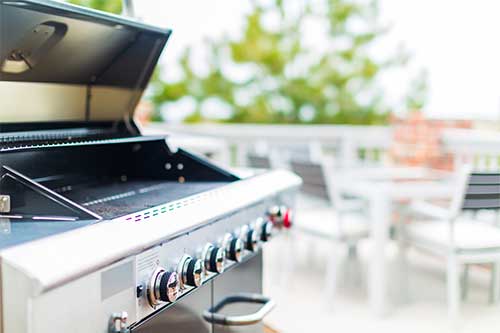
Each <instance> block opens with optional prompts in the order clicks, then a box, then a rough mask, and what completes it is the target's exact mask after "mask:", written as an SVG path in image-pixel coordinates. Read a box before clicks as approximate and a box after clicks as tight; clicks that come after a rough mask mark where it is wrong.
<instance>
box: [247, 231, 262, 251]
mask: <svg viewBox="0 0 500 333" xmlns="http://www.w3.org/2000/svg"><path fill="white" fill-rule="evenodd" d="M245 247H246V249H247V250H249V251H252V252H255V251H257V250H258V249H259V235H258V233H257V231H256V230H255V229H250V230H249V231H248V232H247V235H246V242H245Z"/></svg>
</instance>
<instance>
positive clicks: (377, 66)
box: [153, 0, 404, 124]
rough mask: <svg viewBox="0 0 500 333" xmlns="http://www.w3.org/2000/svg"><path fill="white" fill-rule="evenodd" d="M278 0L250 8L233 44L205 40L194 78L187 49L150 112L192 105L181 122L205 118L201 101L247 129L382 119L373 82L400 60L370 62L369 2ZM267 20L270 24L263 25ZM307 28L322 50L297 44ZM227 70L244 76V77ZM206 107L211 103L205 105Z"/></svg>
mask: <svg viewBox="0 0 500 333" xmlns="http://www.w3.org/2000/svg"><path fill="white" fill-rule="evenodd" d="M286 4H287V2H286V1H283V0H272V1H267V3H266V4H262V3H261V2H259V1H253V2H252V10H251V12H250V13H249V14H248V15H247V16H246V20H245V23H244V28H243V29H244V30H243V33H242V34H241V36H240V38H237V39H230V38H227V37H224V38H221V39H218V40H212V41H207V42H206V44H205V47H206V50H208V59H207V63H208V70H207V71H206V72H205V73H198V72H196V71H195V70H194V69H193V66H192V63H191V59H192V56H193V52H194V51H195V50H192V49H188V50H186V52H185V53H184V56H183V57H182V59H181V61H180V64H181V68H182V77H181V79H180V80H177V81H174V82H164V83H162V84H158V85H155V89H154V97H153V98H154V102H155V104H156V105H157V106H159V107H161V106H164V105H167V106H172V105H173V106H175V104H173V103H175V101H178V100H180V99H182V98H184V97H185V96H191V97H192V99H193V100H194V103H191V105H193V110H192V112H193V113H192V114H191V116H189V117H188V118H187V119H186V121H192V122H197V121H203V120H207V118H208V117H209V116H207V115H206V114H205V112H204V110H205V108H206V105H207V104H208V101H210V102H213V101H214V100H215V101H217V104H218V105H220V106H221V108H223V109H226V110H230V112H229V115H227V116H226V117H225V118H224V119H222V120H223V121H228V122H252V123H347V124H376V123H384V122H385V121H386V120H387V115H388V114H389V111H390V110H389V109H388V108H387V106H386V105H385V104H384V98H383V94H382V90H381V89H380V87H379V86H378V85H377V78H378V76H379V75H380V73H381V72H382V71H384V70H385V69H386V68H388V67H391V66H395V65H399V64H402V62H403V61H404V59H403V57H402V56H399V55H397V54H395V55H394V56H393V57H391V59H382V60H377V59H375V58H374V57H373V56H372V54H371V47H372V46H373V43H374V42H375V41H376V40H377V39H378V38H379V37H380V36H381V35H382V34H383V33H384V30H383V29H382V28H381V27H380V25H379V24H378V22H377V17H378V8H377V2H376V0H367V1H364V2H362V1H361V0H324V1H323V6H317V2H316V5H314V6H313V5H305V6H304V8H302V9H301V10H300V11H295V12H294V11H291V10H289V9H288V8H287V5H286ZM270 16H272V17H273V20H274V23H275V24H272V26H269V24H266V21H269V17H270ZM311 22H322V24H323V26H324V27H325V28H326V29H325V33H324V36H323V37H321V38H323V39H322V40H323V43H324V45H321V49H322V50H317V49H314V48H313V49H312V48H311V47H310V44H309V43H308V42H307V41H306V40H305V38H304V29H305V28H306V25H307V24H310V23H311ZM232 72H244V73H246V75H245V78H243V79H242V78H241V77H238V78H236V77H234V75H233V74H232ZM212 104H213V103H212Z"/></svg>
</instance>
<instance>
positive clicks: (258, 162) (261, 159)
mask: <svg viewBox="0 0 500 333" xmlns="http://www.w3.org/2000/svg"><path fill="white" fill-rule="evenodd" d="M247 160H248V165H249V166H250V167H251V168H257V169H271V159H270V158H269V156H266V155H257V154H253V153H249V154H248V155H247Z"/></svg>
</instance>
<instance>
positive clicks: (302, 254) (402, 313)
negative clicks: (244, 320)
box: [264, 237, 500, 333]
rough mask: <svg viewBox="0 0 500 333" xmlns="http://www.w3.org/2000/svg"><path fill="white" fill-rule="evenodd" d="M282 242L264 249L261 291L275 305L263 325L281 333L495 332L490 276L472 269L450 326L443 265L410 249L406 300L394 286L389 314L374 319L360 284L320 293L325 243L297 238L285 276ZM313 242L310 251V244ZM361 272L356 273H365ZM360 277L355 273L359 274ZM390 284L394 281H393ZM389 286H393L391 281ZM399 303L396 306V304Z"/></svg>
mask: <svg viewBox="0 0 500 333" xmlns="http://www.w3.org/2000/svg"><path fill="white" fill-rule="evenodd" d="M286 242H287V240H286V239H285V238H283V237H281V238H279V239H276V240H275V241H274V242H271V243H269V244H268V245H267V248H266V254H265V281H264V285H265V292H266V293H267V294H268V295H271V296H272V297H273V298H275V299H276V301H277V303H278V307H277V308H276V309H275V310H274V312H273V313H272V314H271V315H270V316H269V317H268V319H267V323H268V324H269V325H270V326H272V327H274V328H275V329H277V330H278V331H280V332H283V333H308V332H354V333H357V332H363V333H365V332H385V333H392V332H394V333H396V332H397V333H401V332H404V333H413V332H426V333H432V332H474V333H479V332H499V331H500V307H499V306H492V305H489V304H488V283H489V280H488V279H489V272H488V271H487V270H485V269H483V268H472V270H471V277H470V280H471V281H470V289H469V295H468V299H467V300H466V301H465V302H464V304H463V307H462V316H461V320H460V321H459V322H458V323H455V325H451V324H450V322H449V321H448V319H447V308H446V284H445V271H444V262H443V261H441V259H439V258H434V257H431V256H429V255H427V254H424V253H421V252H417V251H410V254H409V261H410V267H411V268H410V280H409V282H410V283H409V286H410V287H409V292H410V300H409V302H407V303H402V302H401V298H400V297H398V295H397V294H398V290H397V288H391V293H392V297H391V299H392V300H393V302H394V303H393V304H398V303H399V304H398V305H393V308H392V311H391V313H390V314H389V315H388V316H386V317H384V318H378V317H376V316H375V315H373V314H372V312H371V311H370V308H369V306H368V303H367V298H366V289H365V288H364V286H362V285H361V284H360V283H356V281H352V280H355V279H352V278H351V281H350V282H349V283H348V282H347V281H345V279H344V282H341V284H342V285H341V286H340V288H339V291H338V295H337V297H336V298H335V299H333V300H331V299H327V297H325V295H324V282H323V277H324V268H325V259H326V256H327V255H328V254H329V252H330V251H329V249H330V247H329V245H328V243H326V242H325V241H319V240H315V241H314V242H311V241H310V239H308V238H306V237H303V238H300V244H299V245H300V246H299V250H298V251H297V258H295V266H296V267H295V269H294V270H293V273H291V274H289V276H288V278H287V279H285V278H281V277H282V276H283V274H282V273H283V272H284V270H283V268H284V266H286V258H287V252H286V249H287V248H288V247H287V243H286ZM311 244H313V249H310V247H311V246H310V245H311ZM369 251H370V244H369V243H364V244H362V246H361V249H360V255H359V257H360V261H361V265H360V267H361V269H362V271H363V272H366V271H367V265H366V260H367V258H368V255H367V254H368V253H369ZM396 252H397V251H396V248H393V247H391V248H389V249H388V251H387V254H388V257H389V258H390V270H391V272H392V274H391V276H394V275H395V274H396V270H397V265H396V264H395V255H396ZM364 274H365V273H362V274H361V275H364ZM358 275H359V274H358ZM391 282H392V281H391ZM394 282H395V281H394ZM391 285H392V286H398V284H396V283H392V284H391ZM398 299H399V302H398V301H397V300H398Z"/></svg>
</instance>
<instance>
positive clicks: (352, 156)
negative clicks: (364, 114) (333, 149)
mask: <svg viewBox="0 0 500 333" xmlns="http://www.w3.org/2000/svg"><path fill="white" fill-rule="evenodd" d="M356 160H357V151H356V144H355V143H354V141H353V140H352V139H351V138H349V137H346V136H344V137H342V138H341V141H340V156H339V165H340V166H341V167H342V168H348V167H352V166H354V165H355V164H356Z"/></svg>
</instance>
